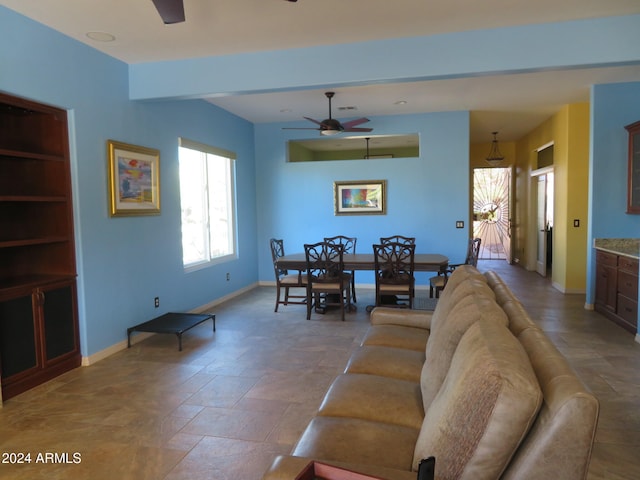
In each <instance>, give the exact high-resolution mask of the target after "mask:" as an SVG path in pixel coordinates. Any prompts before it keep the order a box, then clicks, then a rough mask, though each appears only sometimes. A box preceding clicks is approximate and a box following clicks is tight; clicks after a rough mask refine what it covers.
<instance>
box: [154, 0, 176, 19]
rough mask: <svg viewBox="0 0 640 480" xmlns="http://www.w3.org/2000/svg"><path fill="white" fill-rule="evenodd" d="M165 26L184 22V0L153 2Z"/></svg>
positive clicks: (156, 0)
mask: <svg viewBox="0 0 640 480" xmlns="http://www.w3.org/2000/svg"><path fill="white" fill-rule="evenodd" d="M151 1H152V2H153V4H154V5H155V6H156V10H158V13H159V14H160V17H161V18H162V21H163V22H164V24H165V25H170V24H172V23H181V22H184V3H183V0H151Z"/></svg>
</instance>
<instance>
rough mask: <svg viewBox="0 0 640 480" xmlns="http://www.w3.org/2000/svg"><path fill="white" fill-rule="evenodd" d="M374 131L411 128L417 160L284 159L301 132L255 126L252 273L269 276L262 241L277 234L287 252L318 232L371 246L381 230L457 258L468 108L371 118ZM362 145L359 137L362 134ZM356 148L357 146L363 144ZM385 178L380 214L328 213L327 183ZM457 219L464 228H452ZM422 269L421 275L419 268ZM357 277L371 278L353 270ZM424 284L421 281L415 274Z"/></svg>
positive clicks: (460, 254) (461, 241) (364, 248)
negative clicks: (255, 257) (256, 265)
mask: <svg viewBox="0 0 640 480" xmlns="http://www.w3.org/2000/svg"><path fill="white" fill-rule="evenodd" d="M370 120H371V122H370V123H368V124H367V126H370V127H372V128H373V129H374V133H375V134H394V133H415V132H417V133H419V135H420V158H390V159H378V160H369V161H367V162H363V161H362V160H352V161H349V160H346V161H323V162H296V163H287V162H286V151H285V147H286V141H287V140H288V139H292V138H308V137H309V133H308V132H307V133H298V134H296V131H295V130H286V131H283V130H282V127H283V126H287V127H292V126H307V125H306V124H304V123H301V124H291V123H287V124H261V125H256V127H255V131H256V139H255V142H256V152H258V154H257V160H256V172H257V178H258V185H257V192H258V198H259V199H260V200H261V202H260V205H259V206H258V235H259V243H258V245H259V252H260V279H261V280H273V267H272V265H271V254H270V252H269V247H268V240H269V238H271V237H278V238H282V239H284V240H285V250H286V251H287V252H290V253H293V252H296V251H297V252H300V251H302V250H303V244H304V243H313V242H317V241H320V240H322V238H323V237H325V236H333V235H347V236H355V237H357V238H358V251H359V252H367V253H370V252H372V247H371V245H372V244H373V243H376V242H378V241H379V238H380V237H381V236H389V235H395V234H401V235H407V236H415V237H416V243H417V250H418V251H420V252H431V253H442V254H445V255H448V256H449V257H450V258H451V259H452V260H454V259H456V260H459V261H463V260H464V253H465V252H466V242H467V240H466V239H467V238H468V236H469V235H470V233H469V229H468V222H467V219H468V215H469V214H468V211H469V113H468V112H447V113H430V114H422V115H403V116H387V117H371V118H370ZM363 145H364V137H363ZM363 148H364V147H363ZM336 180H387V214H386V215H364V216H335V215H334V206H333V182H334V181H336ZM455 220H464V221H465V227H467V228H465V229H456V228H455ZM424 275H427V274H424ZM358 282H364V283H373V276H371V275H367V274H366V273H365V272H362V273H358ZM418 282H420V283H422V284H424V283H425V280H424V279H422V280H421V279H420V278H418Z"/></svg>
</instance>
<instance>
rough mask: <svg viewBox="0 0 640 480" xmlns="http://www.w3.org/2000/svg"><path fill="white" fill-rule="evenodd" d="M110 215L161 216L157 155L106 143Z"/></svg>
mask: <svg viewBox="0 0 640 480" xmlns="http://www.w3.org/2000/svg"><path fill="white" fill-rule="evenodd" d="M107 150H108V157H109V195H110V211H109V213H110V214H111V216H121V215H157V214H159V213H160V152H159V151H158V150H154V149H151V148H145V147H139V146H136V145H128V144H126V143H120V142H114V141H112V140H109V141H108V142H107Z"/></svg>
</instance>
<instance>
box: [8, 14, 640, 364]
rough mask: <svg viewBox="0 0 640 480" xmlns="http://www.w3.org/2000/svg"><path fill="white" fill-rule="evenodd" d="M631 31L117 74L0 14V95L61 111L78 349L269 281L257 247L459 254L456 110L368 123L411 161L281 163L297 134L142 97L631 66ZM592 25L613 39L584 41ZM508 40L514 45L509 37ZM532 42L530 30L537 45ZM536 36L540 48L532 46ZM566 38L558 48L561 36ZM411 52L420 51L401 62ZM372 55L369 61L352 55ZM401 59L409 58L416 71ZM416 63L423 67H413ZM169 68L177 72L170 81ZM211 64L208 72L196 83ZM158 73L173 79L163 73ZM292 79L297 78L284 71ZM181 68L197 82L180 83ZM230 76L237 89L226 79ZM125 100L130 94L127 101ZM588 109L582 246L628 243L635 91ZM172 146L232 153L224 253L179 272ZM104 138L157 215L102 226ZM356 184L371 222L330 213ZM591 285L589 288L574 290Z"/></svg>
mask: <svg viewBox="0 0 640 480" xmlns="http://www.w3.org/2000/svg"><path fill="white" fill-rule="evenodd" d="M639 21H640V16H630V17H629V18H624V17H618V18H613V19H596V20H592V21H583V22H568V23H565V24H559V25H549V26H530V27H523V28H522V29H516V30H514V29H511V28H510V29H503V30H499V31H491V30H489V31H486V32H471V33H464V32H463V33H461V34H448V35H442V36H435V37H433V38H431V37H424V38H419V39H397V40H392V41H389V43H387V42H384V44H381V43H380V42H369V43H365V44H355V45H351V46H332V47H318V48H317V49H293V50H291V51H287V52H282V53H268V52H267V53H265V54H264V55H258V54H247V55H238V56H233V58H210V59H201V60H197V61H195V60H194V61H182V62H179V63H175V62H160V63H158V64H157V65H156V64H141V65H132V66H127V65H126V64H124V63H122V62H120V61H118V60H115V59H113V58H111V57H109V56H107V55H104V54H102V53H100V52H98V51H96V50H94V49H91V48H90V47H88V46H86V45H83V44H81V43H78V42H76V41H74V40H71V39H70V38H68V37H66V36H64V35H61V34H59V33H57V32H55V31H52V30H51V29H49V28H46V27H43V26H42V25H40V24H38V23H36V22H33V21H31V20H29V19H26V18H25V17H22V16H20V15H18V14H15V13H14V12H13V11H11V10H9V9H7V8H5V7H0V40H1V41H0V90H1V91H4V92H7V93H10V94H13V95H17V96H23V97H27V98H30V99H33V100H36V101H40V102H43V103H47V104H51V105H55V106H58V107H62V108H65V109H67V110H68V111H69V118H70V128H71V132H70V133H71V157H72V158H71V160H72V169H73V172H72V174H73V182H74V203H75V215H76V219H75V220H76V221H75V226H76V242H77V259H78V273H79V276H78V285H79V301H80V323H81V344H82V353H83V355H84V356H88V355H91V354H94V353H97V352H100V351H101V350H103V349H106V348H108V347H110V346H113V345H115V344H117V343H119V342H121V341H123V340H124V339H125V338H126V328H127V327H128V326H131V325H133V324H135V323H138V322H140V321H142V320H146V319H148V318H150V317H151V316H153V315H155V314H158V313H163V312H165V311H169V310H189V309H192V308H196V307H198V306H201V305H203V304H206V303H208V302H211V301H212V300H215V299H218V298H220V297H223V296H225V295H227V294H230V293H233V292H235V291H237V290H240V289H242V288H245V287H249V286H251V285H253V284H255V283H256V282H257V281H272V280H273V272H272V267H271V262H270V254H269V250H268V239H269V238H270V237H272V236H275V237H281V238H284V239H285V242H286V248H287V250H288V251H291V252H292V251H299V250H301V249H302V245H303V243H305V242H309V241H316V240H318V239H320V238H322V237H323V236H325V235H336V234H346V235H354V236H357V237H358V242H359V251H370V245H371V244H372V243H374V242H375V241H377V240H378V238H379V237H380V236H381V235H387V234H396V233H400V234H406V235H414V236H416V237H417V241H418V245H419V250H421V251H425V252H426V251H432V252H441V253H444V254H446V255H448V256H449V257H450V258H451V259H452V260H454V261H457V260H462V258H461V256H462V255H463V252H464V251H465V249H466V238H467V237H468V235H469V226H468V225H467V226H466V227H467V228H465V229H461V230H457V229H455V221H456V220H465V223H467V220H468V205H469V197H468V195H469V171H468V161H469V160H468V157H469V113H468V112H448V113H431V114H424V115H409V116H397V117H372V118H371V123H370V125H371V126H372V127H373V128H374V129H375V133H376V134H382V133H413V132H417V133H419V134H420V141H421V156H420V158H417V159H402V158H394V159H379V160H375V161H370V162H367V163H364V162H362V161H340V162H322V163H286V160H285V159H286V155H285V141H286V140H287V139H289V138H304V137H308V134H306V133H305V134H303V133H301V132H296V131H291V130H288V131H286V132H285V131H283V130H282V129H281V127H282V126H283V125H281V124H260V125H255V126H254V125H252V124H250V123H249V122H246V121H244V120H242V119H240V118H238V117H236V116H234V115H231V114H229V113H228V112H225V111H223V110H221V109H219V108H217V107H215V106H213V105H210V104H208V103H205V102H203V101H200V100H180V101H178V100H176V101H168V100H167V101H159V100H156V99H157V98H158V97H167V98H176V99H177V98H178V97H180V96H181V95H184V96H187V95H196V94H197V93H198V92H199V91H200V87H201V85H198V84H195V85H194V84H193V83H192V82H193V81H195V79H198V80H200V81H201V80H203V79H204V78H206V81H207V82H208V83H207V85H209V84H210V83H211V82H213V85H214V86H216V85H217V86H218V88H217V91H218V92H223V91H225V87H227V89H228V90H230V89H232V88H238V85H245V84H246V85H245V86H247V89H251V88H254V87H251V86H255V85H256V83H255V82H261V81H263V78H262V74H263V73H268V74H269V75H270V76H269V77H268V79H270V80H269V81H270V82H271V83H269V84H268V85H266V86H264V85H263V87H264V88H267V87H269V88H270V89H273V90H278V89H285V88H289V87H292V86H294V87H295V85H289V84H288V83H287V82H289V83H290V82H291V81H292V80H291V79H292V78H294V79H296V81H298V82H299V85H298V86H300V85H302V86H303V88H304V87H305V86H306V87H308V88H311V84H313V86H314V88H317V86H318V85H319V84H322V82H324V84H327V85H328V84H336V83H338V84H339V83H341V82H342V84H348V83H357V82H358V81H361V80H362V81H364V80H365V78H364V77H365V76H367V78H366V79H371V78H377V77H375V75H376V72H377V75H383V76H384V75H389V77H388V78H387V77H384V78H382V77H381V78H379V80H380V81H394V80H400V79H404V80H408V79H418V78H447V77H451V76H456V75H464V74H474V73H475V74H479V73H489V72H491V73H500V72H504V71H514V69H515V70H536V69H538V68H548V67H553V66H558V67H563V66H565V67H566V66H573V67H579V66H584V65H595V64H598V63H599V62H603V63H607V62H613V63H615V62H632V61H637V58H638V57H637V47H636V45H637V42H636V41H635V40H636V39H637V38H638V36H639V35H640V33H639V32H640V30H638V29H637V28H635V27H636V26H637V24H638V22H639ZM594 30H598V31H602V32H616V35H610V34H600V35H593V31H594ZM518 32H520V33H521V34H522V35H519V36H518V35H513V34H514V33H518ZM540 32H544V33H545V35H542V36H540V35H537V33H540ZM485 34H486V35H487V37H486V38H485V37H484V36H485ZM504 38H509V39H510V41H507V42H505V41H504ZM540 38H544V39H546V40H545V41H547V40H548V42H549V43H550V44H551V46H552V47H553V48H540V46H539V41H540ZM567 38H571V39H573V40H574V41H571V42H567V41H566V39H567ZM576 38H580V41H575V39H576ZM483 39H484V41H485V42H488V43H483V42H482V41H481V40H483ZM514 39H519V40H518V41H522V42H524V44H523V45H522V47H523V48H522V49H518V48H511V47H512V45H511V43H510V42H511V41H512V40H514ZM632 40H634V41H632ZM496 44H499V45H501V46H504V45H506V46H509V48H506V47H505V49H504V50H501V55H497V56H494V57H492V58H493V60H492V63H491V64H490V65H489V66H486V62H485V61H486V57H485V56H482V55H480V56H478V51H487V50H486V49H482V48H481V47H478V46H479V45H480V46H482V45H496ZM390 46H394V47H397V48H393V51H394V52H397V51H402V52H403V55H391V54H390V55H385V56H382V57H380V55H379V51H380V49H379V48H377V47H381V48H383V49H384V51H386V50H387V49H389V48H390ZM424 47H428V48H424ZM435 47H438V48H435ZM440 47H441V48H440ZM471 47H475V48H471ZM525 47H526V48H525ZM534 47H535V50H534V51H536V52H538V56H535V55H534V56H531V55H524V56H523V55H522V51H530V49H534ZM414 50H417V51H419V52H420V55H407V54H406V53H407V52H411V51H414ZM372 51H373V52H374V54H377V55H376V58H377V59H378V61H377V62H373V63H372V62H368V61H365V60H363V59H366V58H368V57H367V52H369V54H371V52H372ZM314 53H317V54H318V55H314ZM414 57H415V58H420V59H421V60H422V61H419V62H416V61H415V59H414ZM533 57H535V58H533ZM432 58H435V59H437V60H439V61H436V62H432V61H429V60H430V59H432ZM479 59H482V61H480V60H479ZM270 60H274V61H277V62H276V65H277V66H278V67H279V66H280V64H286V65H283V68H276V67H274V64H273V63H269V62H270ZM443 60H447V61H446V62H445V61H443ZM219 62H222V63H223V64H224V63H225V62H232V63H233V64H234V65H236V66H240V67H243V68H246V70H245V69H241V70H238V69H231V70H224V69H215V68H214V67H216V66H218V65H219ZM483 62H485V63H483ZM267 64H268V65H267ZM262 65H267V67H262ZM301 65H308V66H309V69H306V68H301ZM394 65H395V66H396V67H397V68H394V67H393V66H394ZM434 65H436V66H438V67H437V68H435V67H434ZM284 67H286V68H284ZM185 68H186V69H189V72H190V74H191V75H184V69H185ZM211 68H214V71H213V73H212V74H211V75H209V73H211V71H212V70H211ZM168 69H175V70H176V71H175V72H173V74H171V75H170V74H168ZM287 69H288V70H287ZM292 70H295V72H297V73H296V74H297V75H298V76H300V75H301V76H302V78H298V77H296V76H295V75H292V72H291V71H292ZM197 71H202V72H203V73H206V75H202V76H198V75H194V73H195V72H197ZM216 71H217V72H218V76H217V77H216ZM225 71H233V72H235V75H234V77H233V78H232V79H229V78H227V77H225V76H224V74H220V72H225ZM238 71H241V72H244V75H239V74H238V73H237V72H238ZM256 71H260V75H256V74H255V72H256ZM380 72H382V73H380ZM394 72H400V74H395V73H394ZM394 74H395V75H396V77H395V78H392V77H393V75H394ZM397 75H401V76H402V78H398V77H397ZM238 76H241V77H243V78H237V77H238ZM274 76H275V77H274ZM276 77H277V78H276ZM159 80H166V81H159ZM240 80H242V81H243V82H245V83H244V84H243V83H238V82H239V81H240ZM247 82H248V83H247ZM130 85H131V87H130ZM229 85H231V86H229ZM154 86H155V87H156V89H155V90H154V88H153V87H154ZM130 88H131V89H132V90H131V91H130ZM255 88H257V87H255ZM132 92H133V93H132ZM132 97H133V98H136V99H146V100H140V101H131V100H130V98H132ZM592 102H593V106H592V129H593V130H592V143H593V145H592V157H593V161H592V187H591V190H592V193H591V198H590V200H591V202H590V203H591V215H590V228H591V231H592V234H591V235H590V241H591V240H592V239H593V238H596V237H616V236H617V237H623V236H624V237H629V236H635V237H637V236H638V232H639V231H640V216H630V215H626V214H624V213H623V212H624V191H623V190H624V189H623V188H622V185H624V178H625V177H624V175H625V172H624V168H625V167H624V166H625V165H626V132H625V131H624V129H623V127H624V125H626V124H628V123H631V122H633V121H636V120H638V118H639V117H638V115H639V112H640V84H628V85H607V86H598V87H595V88H594V89H593V92H592ZM296 125H300V126H308V125H307V124H306V123H304V122H301V123H300V124H298V123H295V124H287V126H296ZM179 136H184V137H186V138H189V139H192V140H196V141H199V142H203V143H208V144H211V145H215V146H218V147H221V148H224V149H228V150H232V151H235V152H236V153H237V156H238V162H237V166H238V172H237V193H238V219H239V249H240V250H239V258H238V260H236V261H233V262H230V263H227V264H223V265H220V266H215V267H211V268H208V269H204V270H199V271H196V272H193V273H189V274H185V273H184V272H183V269H182V263H181V258H182V252H181V239H180V207H179V182H178V165H177V138H178V137H179ZM108 139H114V140H118V141H122V142H127V143H133V144H137V145H143V146H148V147H153V148H158V149H159V150H160V152H161V208H162V214H161V215H160V216H155V217H137V218H110V217H109V215H108V205H107V159H106V141H107V140H108ZM361 179H385V180H387V181H388V198H387V200H388V210H387V215H383V216H358V217H353V216H347V217H342V216H341V217H336V216H334V215H333V182H334V181H336V180H361ZM588 261H589V262H592V258H591V257H590V258H589V259H588ZM592 270H593V269H592V268H591V263H590V265H589V271H590V272H592ZM226 272H229V273H231V281H230V282H226V281H225V274H226ZM591 277H592V275H591ZM590 280H591V282H592V278H591V279H590ZM358 281H359V282H366V283H372V282H373V279H372V277H367V276H366V274H364V273H363V274H359V276H358ZM419 281H423V280H422V279H419ZM592 283H593V282H592ZM592 288H593V284H591V289H590V291H591V294H590V295H592ZM155 296H159V297H160V301H161V308H160V309H158V310H156V309H154V308H153V297H155ZM588 301H589V299H588Z"/></svg>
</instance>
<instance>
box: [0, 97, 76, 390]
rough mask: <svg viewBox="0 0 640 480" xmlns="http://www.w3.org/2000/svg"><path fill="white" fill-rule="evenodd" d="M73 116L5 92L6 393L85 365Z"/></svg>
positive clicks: (1, 153) (1, 317) (0, 168)
mask: <svg viewBox="0 0 640 480" xmlns="http://www.w3.org/2000/svg"><path fill="white" fill-rule="evenodd" d="M75 262H76V260H75V246H74V236H73V204H72V200H71V168H70V162H69V134H68V129H67V113H66V112H65V111H64V110H61V109H57V108H54V107H50V106H47V105H41V104H38V103H35V102H31V101H29V100H25V99H21V98H16V97H11V96H9V95H5V94H2V93H0V265H2V268H0V355H1V358H2V370H1V372H0V373H1V377H0V379H1V386H2V389H1V390H0V394H1V395H2V397H3V398H4V399H7V398H10V397H12V396H14V395H17V394H19V393H21V392H24V391H25V390H28V389H29V388H32V387H34V386H36V385H39V384H40V383H42V382H44V381H47V380H50V379H51V378H54V377H55V376H57V375H59V374H61V373H64V372H65V371H67V370H69V369H71V368H74V367H76V366H78V365H79V364H80V344H79V335H78V313H77V309H78V307H77V293H76V263H75Z"/></svg>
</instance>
